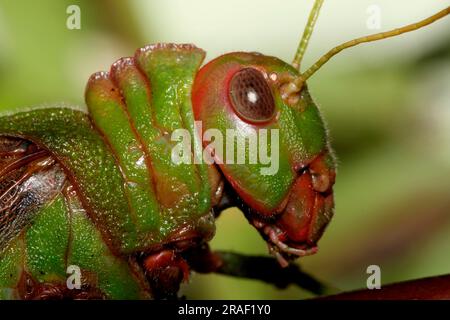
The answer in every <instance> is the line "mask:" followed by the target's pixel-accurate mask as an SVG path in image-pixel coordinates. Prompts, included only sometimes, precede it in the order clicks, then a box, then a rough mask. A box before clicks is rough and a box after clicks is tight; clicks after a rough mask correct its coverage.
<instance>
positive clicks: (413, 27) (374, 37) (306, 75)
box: [294, 1, 450, 86]
mask: <svg viewBox="0 0 450 320" xmlns="http://www.w3.org/2000/svg"><path fill="white" fill-rule="evenodd" d="M317 2H318V1H316V3H317ZM449 13H450V7H447V8H445V9H443V10H441V11H439V12H438V13H436V14H434V15H432V16H431V17H428V18H426V19H424V20H421V21H419V22H416V23H412V24H409V25H407V26H404V27H401V28H397V29H393V30H390V31H386V32H380V33H376V34H372V35H369V36H365V37H361V38H356V39H353V40H350V41H347V42H345V43H343V44H341V45H339V46H337V47H334V48H333V49H331V50H330V51H328V52H327V53H326V54H325V55H323V56H322V57H321V58H320V59H319V60H317V61H316V62H315V63H314V64H313V65H312V66H311V67H310V68H309V69H308V70H306V71H305V72H304V73H302V74H301V77H300V78H301V80H300V81H301V83H299V85H300V86H301V85H302V84H303V82H304V81H306V80H307V79H308V78H309V77H311V76H312V75H313V74H314V73H315V72H316V71H317V70H319V69H320V67H322V66H323V65H324V64H325V63H326V62H327V61H328V60H330V59H331V58H332V57H333V56H335V55H336V54H338V53H339V52H341V51H342V50H344V49H347V48H350V47H354V46H356V45H358V44H360V43H364V42H372V41H377V40H381V39H386V38H390V37H395V36H398V35H400V34H402V33H406V32H410V31H414V30H417V29H420V28H422V27H425V26H427V25H429V24H431V23H433V22H435V21H437V20H439V19H441V18H443V17H445V16H446V15H448V14H449ZM308 25H309V23H308ZM305 33H306V30H305ZM308 38H309V37H308ZM302 41H303V39H302ZM306 42H307V41H306ZM305 46H306V45H305ZM299 50H300V48H299ZM294 61H295V60H294Z"/></svg>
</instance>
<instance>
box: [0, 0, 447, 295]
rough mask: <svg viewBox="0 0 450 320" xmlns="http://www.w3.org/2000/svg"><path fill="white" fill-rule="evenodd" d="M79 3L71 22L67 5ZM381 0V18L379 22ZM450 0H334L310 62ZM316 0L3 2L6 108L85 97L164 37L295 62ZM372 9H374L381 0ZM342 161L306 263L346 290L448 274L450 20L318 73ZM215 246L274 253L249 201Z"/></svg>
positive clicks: (0, 46)
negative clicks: (101, 78) (377, 277)
mask: <svg viewBox="0 0 450 320" xmlns="http://www.w3.org/2000/svg"><path fill="white" fill-rule="evenodd" d="M71 4H76V5H79V6H80V8H81V30H68V29H67V28H66V19H67V17H68V14H67V13H66V8H67V7H68V6H69V5H71ZM374 4H375V5H378V8H379V9H380V13H381V15H380V17H381V29H380V30H369V29H368V27H367V24H366V23H367V19H369V17H370V12H369V11H367V10H368V8H369V6H371V5H374ZM448 5H450V1H443V0H415V1H411V0H401V1H389V0H378V1H370V0H358V1H349V0H340V1H325V4H324V6H323V9H322V12H321V15H320V17H319V20H318V23H317V26H316V30H315V32H314V34H313V37H312V40H311V43H310V47H309V50H308V52H307V54H306V57H305V61H304V63H303V65H304V66H305V67H306V66H309V65H310V64H311V63H313V62H314V61H315V59H317V58H318V57H319V56H320V55H321V54H323V53H325V52H326V51H328V50H329V49H330V48H331V47H333V46H335V45H337V44H340V43H341V42H344V41H346V40H350V39H352V38H354V37H357V36H361V35H366V34H370V33H374V32H379V31H384V30H389V29H392V28H395V27H398V26H402V25H405V24H409V23H412V22H416V21H418V20H420V19H422V18H424V17H427V16H429V15H431V14H433V13H435V12H437V11H438V10H440V9H442V8H444V7H446V6H448ZM311 6H312V0H311V1H310V0H308V1H306V0H305V1H298V0H297V1H296V0H283V1H274V0H245V1H242V0H226V1H224V0H220V1H219V0H189V1H185V0H164V1H163V0H158V1H156V0H150V1H144V0H135V1H128V2H125V1H120V0H101V1H87V0H85V1H76V0H72V1H66V0H52V1H50V0H40V1H39V2H38V1H31V0H29V1H23V0H22V1H17V0H14V1H13V0H0V110H1V111H4V110H11V111H12V110H17V109H20V108H24V107H29V106H33V105H37V104H43V103H54V102H59V101H64V102H69V103H74V104H78V105H83V96H84V85H85V82H86V80H87V79H88V77H89V75H90V74H91V73H93V72H95V71H98V70H107V69H108V68H109V66H110V64H111V63H112V62H114V61H115V60H116V59H118V58H119V57H121V56H127V55H131V54H132V53H133V52H134V50H135V49H136V48H138V47H141V46H143V45H145V44H147V43H154V42H190V43H195V44H196V45H197V46H199V47H201V48H203V49H204V50H206V51H207V52H208V55H207V59H208V60H210V59H212V58H214V57H216V56H217V55H220V54H222V53H225V52H229V51H236V50H243V51H259V52H261V53H264V54H267V55H274V56H277V57H279V58H281V59H283V60H285V61H291V59H292V57H293V55H294V51H295V49H296V46H297V43H298V40H299V37H300V35H301V33H302V30H303V26H304V24H305V22H306V19H307V17H308V12H309V9H310V7H311ZM369 10H370V9H369ZM309 86H310V91H311V92H312V95H313V96H314V97H315V100H316V102H317V103H318V104H319V106H320V108H321V110H322V111H323V113H324V116H325V118H326V120H327V122H328V125H329V130H330V134H331V137H332V145H333V146H334V148H335V150H336V153H337V157H338V161H339V170H338V177H337V183H336V187H335V197H336V213H335V217H334V219H333V221H332V223H331V224H330V226H329V228H328V230H327V232H326V233H325V235H324V237H323V239H322V240H321V242H320V243H319V247H320V250H319V253H318V254H316V255H315V256H311V257H306V258H303V259H300V260H301V261H299V262H298V263H300V264H301V266H302V268H303V269H304V270H305V271H307V272H309V273H311V274H313V275H314V276H316V277H317V278H319V279H321V280H323V281H324V282H326V283H328V284H329V285H331V286H333V287H335V288H338V289H339V290H350V289H355V288H360V287H364V286H365V284H366V279H367V274H366V268H367V266H369V265H371V264H377V265H379V266H380V267H381V271H382V283H390V282H397V281H402V280H407V279H412V278H419V277H425V276H432V275H438V274H444V273H450V256H449V250H450V236H449V235H450V191H449V189H450V179H449V177H450V18H449V17H447V18H446V19H444V20H442V21H439V22H438V23H436V24H433V25H431V26H428V27H426V28H424V29H422V30H419V31H416V32H414V33H409V34H406V35H403V36H400V37H398V38H394V39H389V40H385V41H382V42H378V43H372V44H365V45H362V46H360V47H357V48H353V49H349V50H348V51H345V52H344V53H342V54H340V55H339V56H337V57H335V58H333V59H332V60H331V61H330V62H329V63H328V64H327V65H326V66H325V67H324V68H323V69H322V70H320V71H319V72H318V73H317V74H316V75H315V76H314V77H313V78H312V79H311V80H310V81H309ZM212 247H213V248H214V249H222V250H234V251H239V252H243V253H247V254H264V255H265V254H267V249H266V246H265V244H264V242H263V241H262V240H261V239H260V237H259V235H258V234H257V232H256V231H255V230H254V229H253V228H252V227H250V225H248V223H247V221H246V220H245V219H244V218H243V216H242V214H241V213H240V212H239V211H238V210H227V211H226V212H225V213H224V214H223V215H222V216H221V217H220V219H219V220H218V221H217V235H216V237H215V239H214V240H213V241H212ZM182 290H183V292H182V293H183V294H185V295H186V296H187V297H188V298H190V299H200V298H222V299H232V298H233V299H240V298H245V299H266V298H270V299H298V298H305V297H309V296H310V295H309V294H308V293H306V292H304V291H302V290H301V289H298V288H296V287H289V288H288V289H287V290H278V289H276V288H274V287H272V286H270V285H266V284H263V283H260V282H256V281H252V280H242V279H235V278H230V277H225V276H218V275H199V274H195V275H193V276H192V278H191V281H190V283H189V284H187V285H183V289H182Z"/></svg>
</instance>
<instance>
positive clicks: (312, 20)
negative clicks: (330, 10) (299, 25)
mask: <svg viewBox="0 0 450 320" xmlns="http://www.w3.org/2000/svg"><path fill="white" fill-rule="evenodd" d="M322 3H323V0H316V2H314V5H313V7H312V9H311V12H310V13H309V18H308V22H307V23H306V27H305V30H304V31H303V36H302V40H300V43H299V45H298V48H297V52H296V53H295V57H294V61H292V66H294V68H295V69H297V70H298V71H300V64H301V62H302V59H303V56H304V55H305V51H306V48H307V47H308V43H309V39H310V38H311V34H312V32H313V30H314V25H315V24H316V21H317V17H318V16H319V12H320V8H321V7H322Z"/></svg>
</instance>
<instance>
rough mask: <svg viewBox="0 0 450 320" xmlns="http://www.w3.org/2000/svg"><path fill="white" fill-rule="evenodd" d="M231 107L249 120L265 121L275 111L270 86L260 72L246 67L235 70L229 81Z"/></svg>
mask: <svg viewBox="0 0 450 320" xmlns="http://www.w3.org/2000/svg"><path fill="white" fill-rule="evenodd" d="M230 95H231V100H232V102H233V107H234V109H235V110H236V112H237V113H238V114H239V115H240V116H241V117H243V118H245V119H248V120H250V121H257V122H258V121H267V120H270V118H272V116H273V114H274V111H275V102H274V99H273V96H272V92H271V91H270V87H269V85H268V84H267V82H266V80H265V79H264V77H263V75H262V74H261V72H259V71H258V70H255V69H252V68H246V69H243V70H241V71H239V72H237V73H236V74H235V75H234V76H233V79H231V83H230Z"/></svg>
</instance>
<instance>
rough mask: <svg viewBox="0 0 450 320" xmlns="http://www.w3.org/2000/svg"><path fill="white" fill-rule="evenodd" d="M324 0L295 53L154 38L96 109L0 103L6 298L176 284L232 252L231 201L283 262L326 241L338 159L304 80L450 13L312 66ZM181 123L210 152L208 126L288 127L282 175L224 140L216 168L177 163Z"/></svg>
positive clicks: (136, 290)
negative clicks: (222, 239)
mask: <svg viewBox="0 0 450 320" xmlns="http://www.w3.org/2000/svg"><path fill="white" fill-rule="evenodd" d="M322 2H323V1H322V0H317V1H316V2H315V4H314V6H313V9H312V11H311V13H310V17H309V20H308V24H307V26H306V28H305V32H304V34H303V37H302V40H301V42H300V45H299V48H298V50H297V53H296V55H295V58H294V61H293V63H292V64H288V63H285V62H283V61H281V60H280V59H278V58H275V57H270V56H265V55H262V54H257V53H245V52H234V53H228V54H225V55H222V56H220V57H218V58H216V59H214V60H212V61H211V62H209V63H208V64H206V65H204V66H202V61H203V59H204V56H205V53H204V51H202V50H201V49H199V48H197V47H195V46H193V45H184V44H183V45H178V44H155V45H149V46H146V47H143V48H141V49H138V50H137V51H136V53H135V55H134V56H132V57H128V58H122V59H120V60H118V61H117V62H115V63H114V64H113V65H112V67H111V70H110V71H109V72H99V73H95V74H94V75H92V76H91V78H90V79H89V81H88V84H87V87H86V94H85V100H86V104H87V110H88V112H84V111H81V110H79V109H78V108H75V107H71V106H63V105H60V106H55V107H41V108H33V109H31V110H27V111H24V112H18V113H14V114H0V298H4V299H16V298H25V299H32V298H55V297H60V298H64V297H72V298H110V299H120V298H127V299H135V298H136V299H137V298H152V297H159V296H161V295H164V293H168V292H169V293H176V291H177V289H178V287H179V283H180V282H181V281H183V279H186V278H187V277H188V274H189V270H190V266H191V265H192V264H193V263H195V264H197V265H198V264H201V263H204V264H208V263H213V264H214V263H220V262H217V261H214V258H213V255H212V253H211V252H210V251H209V249H208V247H207V242H208V241H209V240H210V239H211V238H212V237H213V235H214V230H215V225H214V220H215V218H216V217H217V216H218V213H220V211H221V210H223V209H225V208H227V207H230V206H239V207H240V208H241V209H242V211H243V212H244V214H245V216H246V217H247V219H248V221H249V222H250V224H252V225H253V226H254V227H255V228H256V229H257V230H258V231H259V232H260V233H261V235H262V237H263V238H264V239H265V240H266V241H267V244H268V247H269V251H270V252H271V253H272V254H273V255H274V257H275V258H276V259H277V260H278V262H279V263H280V265H281V266H286V265H287V264H288V261H289V260H291V259H293V258H295V257H301V256H304V255H307V254H311V253H314V252H316V248H317V247H316V244H317V241H318V240H319V238H320V237H321V235H322V233H323V231H324V229H325V227H326V225H327V224H328V222H329V221H330V219H331V217H332V215H333V192H332V187H333V184H334V180H335V173H336V165H335V160H334V156H333V152H332V150H331V148H330V146H329V143H328V136H327V131H326V129H325V126H324V122H323V120H322V118H321V115H320V112H319V110H318V108H317V106H316V105H315V103H314V101H313V100H312V98H311V96H310V95H309V92H308V87H307V85H306V80H307V79H308V78H309V77H310V76H311V75H313V74H314V73H315V72H316V71H317V70H318V69H319V68H320V67H321V66H322V65H323V64H324V63H325V62H326V61H328V60H329V59H330V58H331V57H332V56H334V55H335V54H337V53H339V52H340V51H341V50H343V49H346V48H348V47H351V46H354V45H357V44H360V43H364V42H370V41H375V40H379V39H384V38H387V37H392V36H396V35H399V34H402V33H405V32H409V31H412V30H416V29H418V28H421V27H423V26H426V25H428V24H430V23H432V22H434V21H436V20H438V19H440V18H442V17H444V16H446V15H448V14H449V12H450V8H446V9H443V10H442V11H440V12H438V13H436V14H435V15H433V16H431V17H429V18H427V19H425V20H422V21H420V22H418V23H415V24H412V25H408V26H406V27H403V28H399V29H395V30H392V31H388V32H383V33H379V34H374V35H371V36H367V37H362V38H358V39H355V40H352V41H349V42H346V43H344V44H342V45H340V46H338V47H335V48H334V49H332V50H331V51H329V52H328V53H327V54H325V55H324V56H323V57H322V58H320V59H319V60H318V61H317V62H316V63H315V64H313V66H311V67H310V68H309V69H307V70H306V71H305V72H300V64H301V60H302V57H303V54H304V52H305V50H306V47H307V45H308V41H309V38H310V36H311V33H312V30H313V27H314V24H315V21H316V19H317V17H318V14H319V10H320V7H321V5H322ZM195 121H200V122H201V128H202V129H201V130H198V128H197V127H196V126H195V125H194V122H195ZM180 128H183V129H186V130H187V132H188V133H189V134H190V135H189V136H190V138H191V139H192V140H191V142H192V149H191V156H192V157H197V158H198V157H202V152H203V149H204V148H206V147H207V142H205V141H203V140H202V139H201V138H200V137H202V133H203V132H204V131H206V130H208V129H214V130H217V132H219V133H221V134H223V135H224V136H225V135H226V131H227V129H234V130H235V132H237V135H238V136H240V137H241V138H242V137H243V138H249V139H250V138H251V137H250V136H249V135H250V134H251V133H254V132H259V131H261V130H263V129H268V130H272V129H276V130H278V132H279V136H278V138H279V145H278V148H277V150H276V152H277V157H278V161H279V163H278V170H277V171H276V172H275V173H273V174H262V173H261V168H262V165H261V164H258V163H256V164H255V163H251V164H250V163H248V164H247V163H245V162H244V163H239V164H234V163H229V162H227V161H225V160H226V159H223V156H222V155H221V153H219V152H215V151H213V152H212V153H211V156H212V158H213V159H214V160H215V162H214V163H213V164H211V163H204V162H200V163H198V162H195V163H192V164H190V163H174V161H173V159H172V152H171V150H173V147H174V145H175V144H176V141H173V139H171V135H172V133H173V132H174V131H175V130H177V129H180ZM267 143H268V144H269V145H270V144H272V145H273V144H274V143H275V141H271V140H270V139H269V141H268V142H267ZM241 151H242V150H241ZM244 153H245V156H246V157H247V158H249V157H250V156H251V154H250V151H249V149H245V152H244ZM192 252H194V254H192ZM192 256H193V257H195V261H193V260H192V259H191V257H192ZM69 265H75V266H78V267H79V268H80V270H81V273H82V283H81V288H80V289H79V290H70V289H69V288H67V286H66V278H67V274H66V268H67V266H69ZM205 268H206V269H207V266H205ZM161 292H162V294H161Z"/></svg>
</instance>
